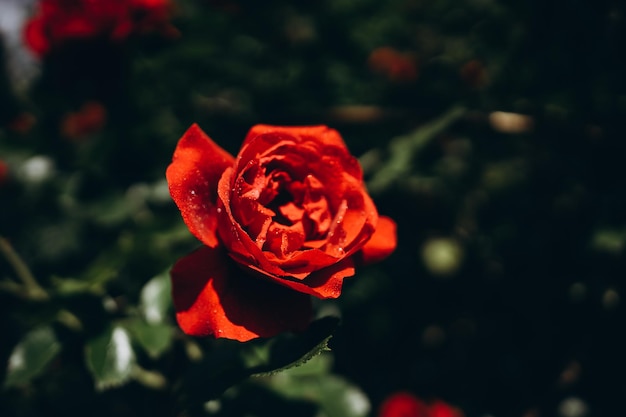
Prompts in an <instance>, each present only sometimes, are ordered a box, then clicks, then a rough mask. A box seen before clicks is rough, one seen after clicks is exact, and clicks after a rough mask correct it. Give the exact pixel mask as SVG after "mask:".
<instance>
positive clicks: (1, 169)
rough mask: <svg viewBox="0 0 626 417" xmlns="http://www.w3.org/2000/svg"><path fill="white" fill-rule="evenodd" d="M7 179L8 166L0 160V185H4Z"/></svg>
mask: <svg viewBox="0 0 626 417" xmlns="http://www.w3.org/2000/svg"><path fill="white" fill-rule="evenodd" d="M8 179H9V166H8V165H7V163H6V162H4V161H3V160H2V159H0V185H3V184H4V183H6V182H7V181H8Z"/></svg>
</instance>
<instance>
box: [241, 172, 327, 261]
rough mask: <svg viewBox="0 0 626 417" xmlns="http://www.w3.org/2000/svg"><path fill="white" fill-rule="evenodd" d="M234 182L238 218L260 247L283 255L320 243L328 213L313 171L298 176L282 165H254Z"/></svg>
mask: <svg viewBox="0 0 626 417" xmlns="http://www.w3.org/2000/svg"><path fill="white" fill-rule="evenodd" d="M237 185H238V187H237V188H238V190H240V193H239V195H240V197H241V205H240V208H239V210H237V212H238V213H240V215H241V219H239V220H240V221H241V224H242V226H244V229H245V230H246V232H247V233H248V234H249V236H250V237H251V238H252V239H253V240H255V242H256V243H257V246H259V247H260V248H261V249H263V250H264V251H270V252H273V253H274V254H275V255H276V256H278V257H279V258H285V257H287V256H289V255H290V254H291V253H293V252H294V251H297V250H306V249H311V248H317V247H320V246H321V245H322V244H323V243H324V239H325V238H326V237H327V235H328V232H329V229H330V225H331V219H332V214H331V212H330V211H331V210H330V206H329V204H328V201H327V199H326V196H325V194H324V192H323V191H324V187H323V184H322V183H321V182H320V181H319V180H318V179H317V178H316V177H315V176H314V175H313V174H308V175H305V176H304V177H303V178H298V177H297V176H296V174H294V173H293V171H291V170H289V169H286V168H285V167H276V166H274V167H272V166H262V165H260V164H255V165H253V166H250V167H249V169H247V170H246V172H245V173H243V175H241V176H240V178H239V181H238V184H237Z"/></svg>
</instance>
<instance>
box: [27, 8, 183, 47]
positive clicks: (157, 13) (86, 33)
mask: <svg viewBox="0 0 626 417" xmlns="http://www.w3.org/2000/svg"><path fill="white" fill-rule="evenodd" d="M170 14H171V3H170V1H169V0H39V3H38V8H37V14H36V15H35V16H33V17H32V18H31V19H30V20H29V21H28V22H27V23H26V26H25V32H24V36H25V40H26V44H27V45H28V47H29V48H30V49H31V50H32V51H33V52H34V53H35V54H37V55H39V56H43V55H45V54H47V53H48V52H50V50H52V49H53V48H55V47H58V46H60V45H62V44H64V43H65V42H67V41H70V40H76V39H85V38H98V37H100V38H108V39H110V40H113V41H120V40H123V39H126V38H127V37H128V36H130V35H131V34H132V33H142V32H146V31H160V32H162V33H165V34H167V35H170V34H173V33H174V32H175V31H176V30H175V29H174V28H173V26H172V25H171V24H170V22H169V19H170Z"/></svg>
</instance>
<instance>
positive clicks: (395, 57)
mask: <svg viewBox="0 0 626 417" xmlns="http://www.w3.org/2000/svg"><path fill="white" fill-rule="evenodd" d="M367 63H368V65H369V67H370V69H371V70H372V71H374V72H376V73H379V74H382V75H384V76H385V77H387V78H388V79H389V80H391V81H399V82H409V81H415V80H416V79H417V63H416V62H415V58H414V57H413V56H412V55H411V54H406V53H401V52H398V51H397V50H395V49H394V48H391V47H389V46H383V47H380V48H376V49H374V50H373V51H372V52H371V53H370V55H369V58H368V60H367Z"/></svg>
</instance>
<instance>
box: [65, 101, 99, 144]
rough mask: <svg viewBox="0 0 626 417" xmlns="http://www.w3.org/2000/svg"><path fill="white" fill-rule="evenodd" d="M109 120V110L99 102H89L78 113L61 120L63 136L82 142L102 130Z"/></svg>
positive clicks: (72, 113) (70, 114)
mask: <svg viewBox="0 0 626 417" xmlns="http://www.w3.org/2000/svg"><path fill="white" fill-rule="evenodd" d="M106 120H107V109H106V108H105V107H104V106H103V105H102V104H100V103H99V102H97V101H88V102H86V103H85V104H83V105H82V106H81V108H80V109H79V110H78V111H76V112H71V113H68V114H66V115H65V116H64V117H63V119H62V120H61V126H60V130H61V135H63V136H64V137H66V138H68V139H70V140H75V141H80V140H83V139H85V138H87V137H88V136H89V135H92V134H94V133H97V132H99V131H101V130H102V128H103V127H104V125H105V124H106Z"/></svg>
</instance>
